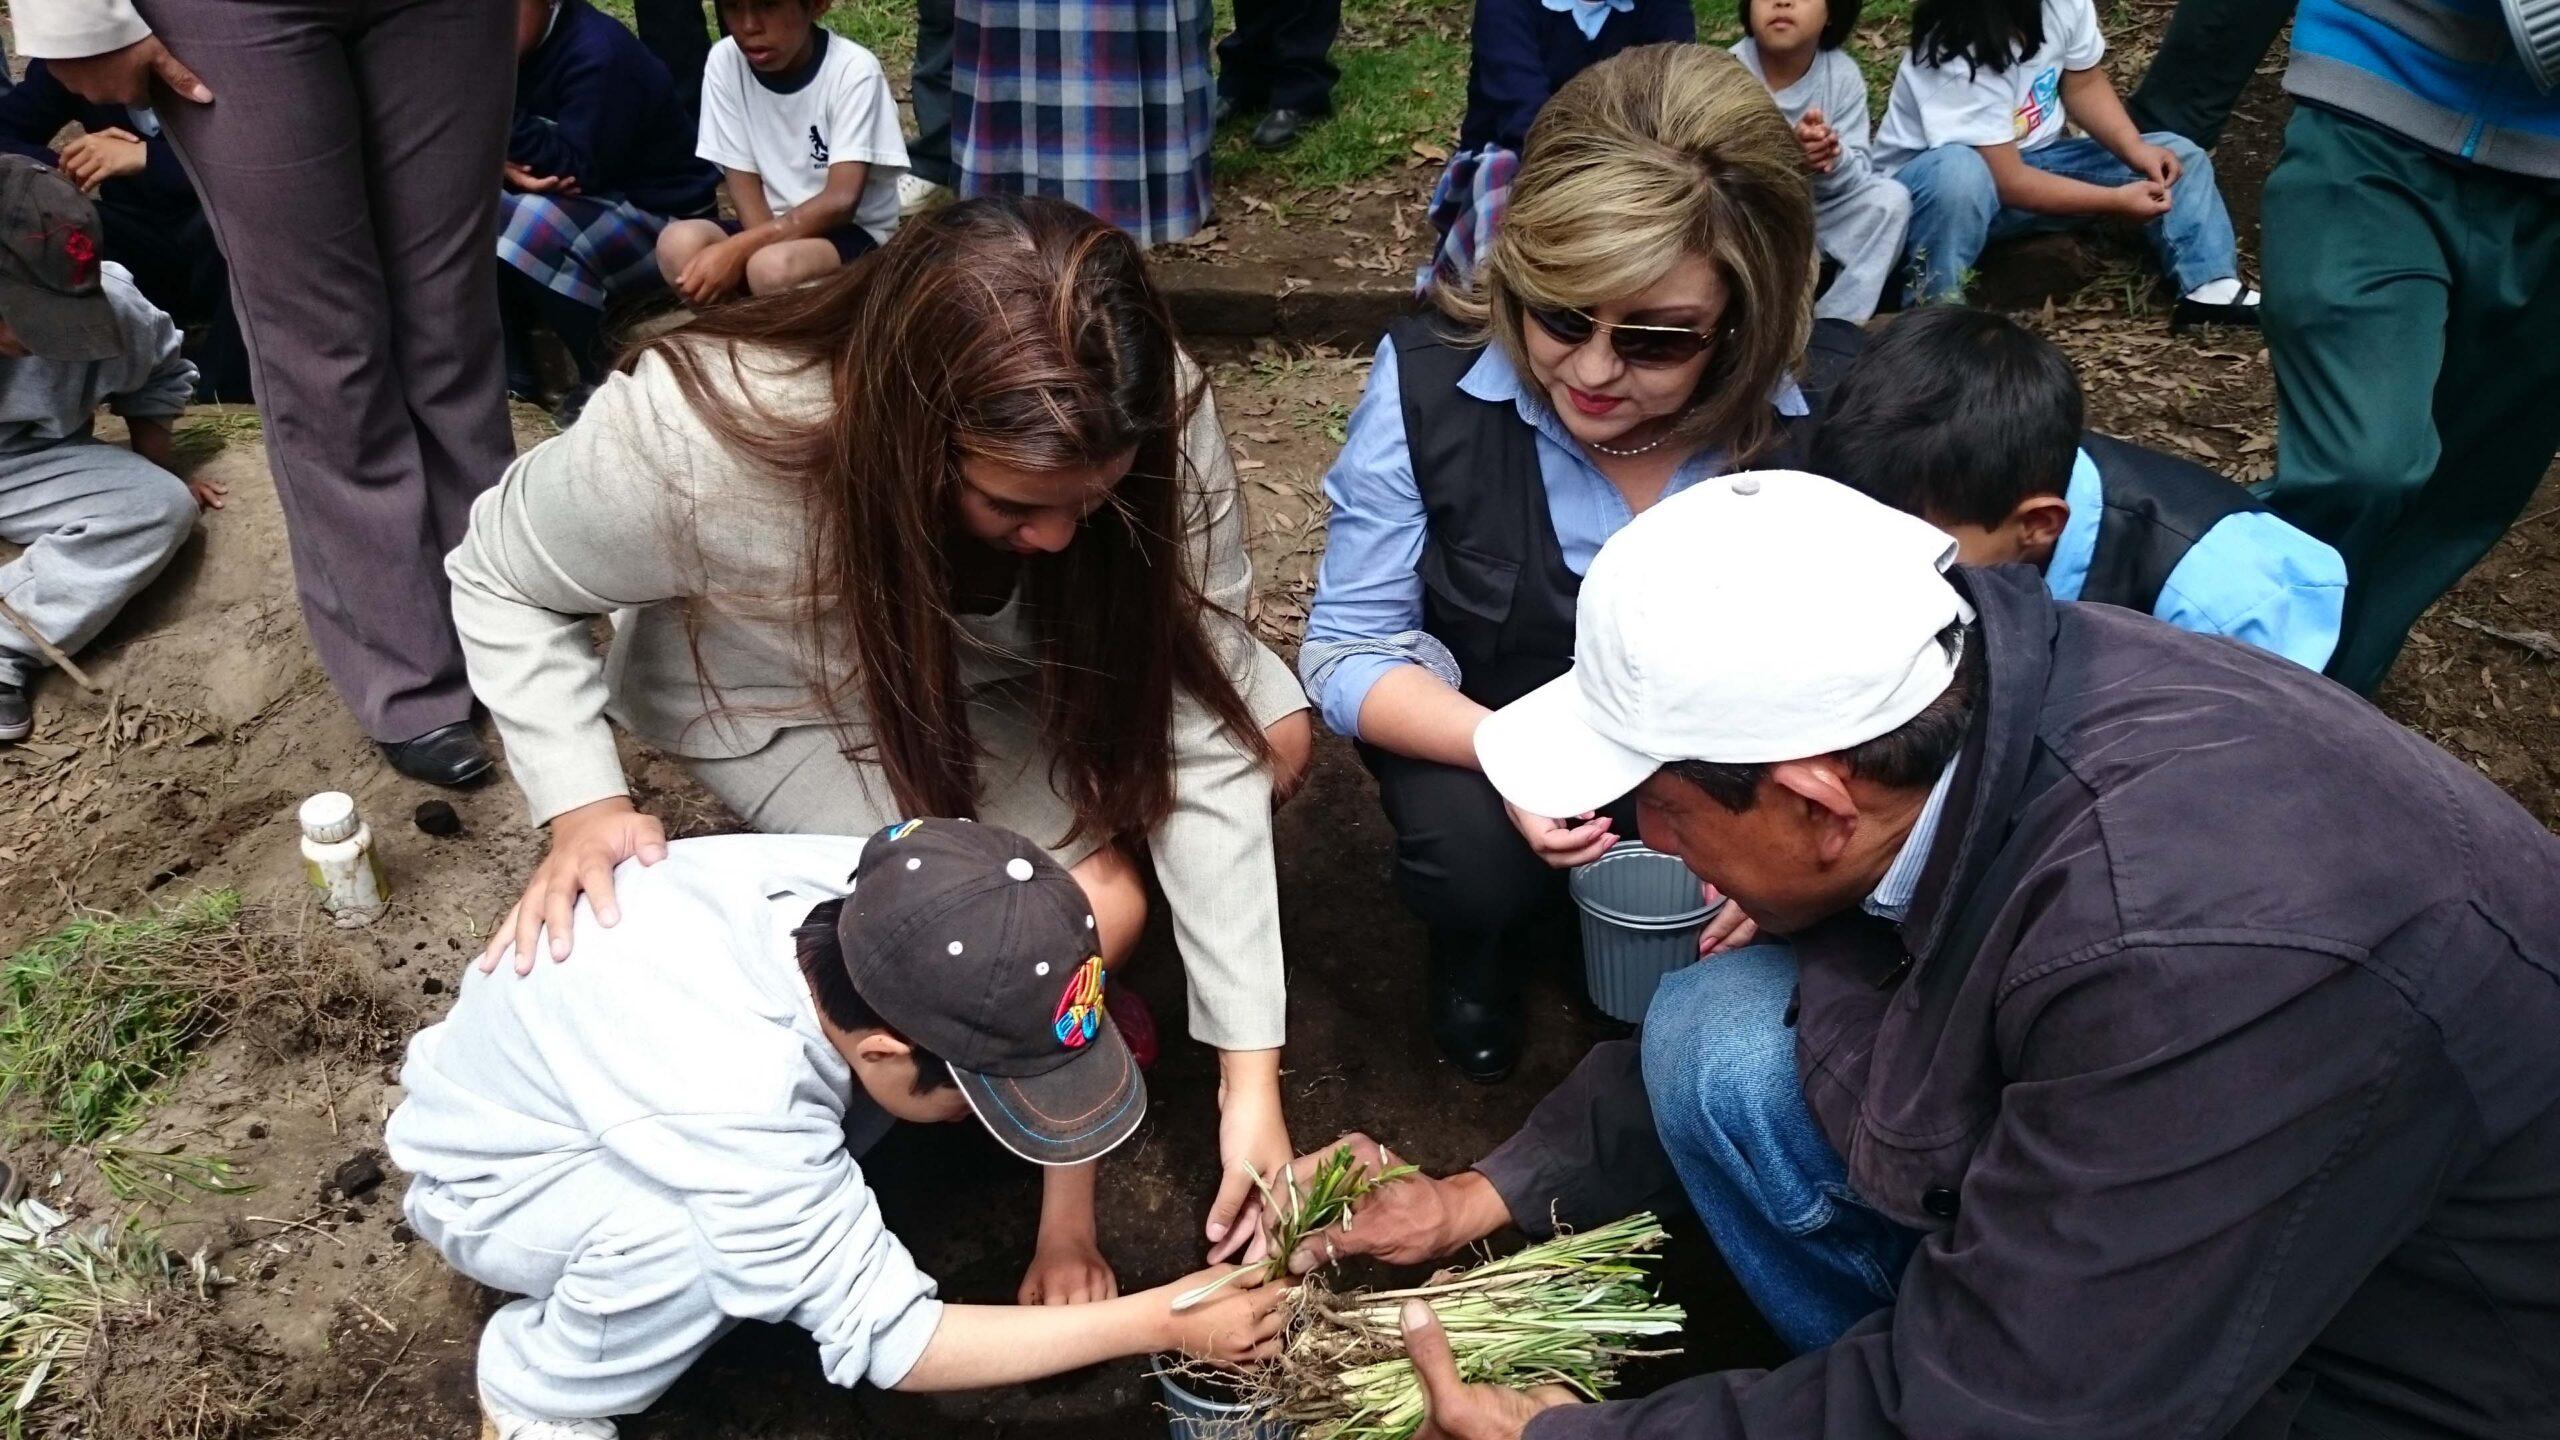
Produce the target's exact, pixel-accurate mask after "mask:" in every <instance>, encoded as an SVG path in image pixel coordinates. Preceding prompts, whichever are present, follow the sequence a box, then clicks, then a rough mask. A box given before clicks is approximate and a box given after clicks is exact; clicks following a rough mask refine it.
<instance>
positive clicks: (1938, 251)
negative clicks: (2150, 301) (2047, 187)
mask: <svg viewBox="0 0 2560 1440" xmlns="http://www.w3.org/2000/svg"><path fill="white" fill-rule="evenodd" d="M2142 138H2143V139H2145V140H2148V141H2150V142H2151V143H2152V144H2154V145H2157V146H2159V147H2161V148H2162V149H2164V150H2167V151H2168V152H2169V153H2170V154H2172V155H2175V156H2177V157H2178V164H2179V165H2180V166H2181V167H2182V173H2181V174H2180V175H2179V176H2178V183H2177V184H2175V185H2173V186H2171V187H2169V213H2168V214H2166V215H2163V216H2161V217H2160V218H2159V219H2157V220H2154V221H2152V222H2151V223H2149V224H2147V225H2145V226H2143V227H2142V233H2143V234H2145V235H2147V236H2149V237H2150V239H2151V248H2152V249H2153V250H2154V251H2155V252H2157V253H2158V254H2159V256H2160V268H2161V269H2162V270H2165V271H2167V272H2168V275H2169V279H2170V280H2171V281H2172V282H2173V283H2175V284H2176V285H2177V287H2178V293H2179V294H2181V295H2184V294H2186V293H2187V292H2188V291H2190V290H2193V289H2195V288H2196V287H2197V286H2199V285H2204V284H2207V283H2209V282H2211V281H2215V280H2228V279H2233V278H2236V277H2237V276H2238V275H2239V274H2240V242H2239V241H2238V240H2237V239H2235V238H2234V237H2233V236H2232V233H2231V212H2230V211H2228V210H2226V209H2224V208H2223V206H2222V192H2221V191H2220V190H2217V189H2215V188H2214V183H2213V159H2212V157H2211V156H2208V155H2206V154H2205V153H2204V152H2203V151H2202V150H2199V149H2197V148H2196V147H2195V146H2194V145H2192V144H2190V143H2188V142H2187V141H2186V140H2185V139H2183V138H2181V137H2179V136H2177V135H2173V134H2171V133H2169V132H2168V131H2166V130H2162V131H2158V132H2156V133H2153V134H2150V135H2145V136H2143V137H2142ZM2020 158H2022V159H2024V160H2025V161H2026V162H2027V163H2028V164H2030V165H2032V166H2034V167H2035V168H2037V169H2039V170H2042V171H2044V172H2045V173H2046V174H2048V175H2061V176H2065V177H2067V178H2069V179H2073V180H2083V181H2086V182H2088V183H2089V184H2092V185H2107V186H2114V185H2124V184H2129V183H2131V182H2133V181H2135V180H2138V179H2140V178H2142V177H2141V176H2139V175H2137V174H2135V173H2134V171H2133V168H2132V167H2131V166H2129V165H2127V164H2125V163H2124V162H2123V161H2121V160H2119V159H2117V158H2116V157H2115V156H2114V155H2112V154H2110V153H2108V151H2107V148H2106V147H2105V146H2103V145H2100V144H2099V143H2098V142H2097V141H2095V140H2086V139H2080V140H2057V141H2055V142H2054V143H2052V144H2050V145H2047V146H2045V147H2044V148H2043V149H2041V150H2029V151H2026V152H2025V153H2024V154H2023V155H2022V156H2021V157H2020ZM1893 178H1895V179H1896V180H1899V181H1901V182H1902V186H1903V188H1904V189H1906V190H1909V191H1910V192H1911V230H1910V238H1909V240H1908V241H1907V242H1906V243H1907V248H1908V250H1909V252H1910V257H1911V272H1910V273H1911V289H1912V302H1913V303H1914V304H1927V303H1931V302H1935V301H1955V300H1962V299H1963V298H1964V290H1965V282H1966V281H1968V280H1970V279H1972V278H1973V263H1974V261H1976V260H1977V259H1980V258H1981V256H1982V247H1983V246H1985V245H1987V244H1989V243H1990V242H1992V241H1994V240H1998V239H2001V238H2003V237H2005V236H2010V235H2032V234H2037V233H2039V232H2044V231H2052V230H2068V229H2072V228H2074V227H2076V226H2079V225H2083V224H2086V223H2088V222H2089V221H2090V220H2091V219H2092V218H2093V217H2090V216H2086V215H2039V214H2037V213H2035V212H2034V211H2032V210H2020V209H2017V208H2015V207H2012V206H2007V205H2003V204H2001V203H2000V191H1999V188H1998V187H1997V186H1995V185H1994V184H1992V182H1991V166H1990V165H1989V164H1988V163H1987V162H1986V161H1984V160H1983V158H1982V152H1981V151H1979V150H1976V149H1974V148H1973V147H1972V146H1970V145H1941V146H1939V147H1938V148H1937V149H1935V150H1930V151H1926V152H1924V153H1922V154H1920V155H1918V156H1916V157H1914V158H1913V159H1912V160H1911V161H1910V163H1908V164H1906V165H1904V166H1903V167H1902V168H1901V169H1900V170H1897V171H1895V172H1894V176H1893Z"/></svg>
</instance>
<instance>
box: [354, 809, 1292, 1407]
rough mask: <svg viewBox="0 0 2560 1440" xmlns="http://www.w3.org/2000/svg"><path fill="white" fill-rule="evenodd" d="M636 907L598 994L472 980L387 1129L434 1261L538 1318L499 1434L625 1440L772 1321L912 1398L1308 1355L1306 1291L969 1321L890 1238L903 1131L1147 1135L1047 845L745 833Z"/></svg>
mask: <svg viewBox="0 0 2560 1440" xmlns="http://www.w3.org/2000/svg"><path fill="white" fill-rule="evenodd" d="M848 873H850V874H851V875H852V879H851V880H850V881H848V880H846V879H845V876H846V875H847V874H848ZM615 886H616V893H617V895H618V896H619V899H620V902H621V911H622V913H621V916H620V921H619V923H618V924H616V925H614V926H613V927H611V928H609V929H608V928H604V927H601V926H598V925H596V924H595V923H594V919H593V915H592V912H591V911H589V910H588V908H587V907H586V905H585V903H584V902H583V901H582V902H581V903H580V906H579V910H578V916H577V920H576V922H575V923H576V925H577V931H578V933H577V936H576V940H577V949H578V960H577V963H576V964H572V965H542V966H537V967H535V969H534V970H533V971H532V972H531V973H530V974H527V975H522V976H519V975H516V974H515V973H514V972H513V971H512V969H510V968H505V967H502V968H501V969H499V970H498V971H497V972H495V973H492V974H481V973H479V972H478V971H477V970H471V971H468V972H466V974H465V975H464V978H463V985H462V991H461V995H460V998H459V999H458V1000H457V1001H456V1002H455V1004H454V1007H453V1011H452V1013H451V1014H449V1015H448V1016H447V1017H446V1018H445V1020H444V1021H443V1023H441V1024H439V1025H435V1026H433V1027H430V1028H429V1029H427V1030H425V1031H424V1032H422V1033H420V1034H419V1035H418V1036H417V1038H416V1039H414V1040H412V1041H411V1042H410V1046H409V1057H408V1062H407V1064H406V1065H405V1066H404V1067H403V1068H402V1071H401V1077H400V1078H401V1083H402V1084H403V1085H404V1086H405V1087H406V1089H407V1092H408V1093H407V1098H406V1099H405V1100H404V1101H403V1102H402V1103H401V1105H400V1107H399V1109H398V1110H396V1111H395V1112H393V1114H392V1116H391V1121H390V1124H389V1125H388V1127H387V1128H386V1129H385V1131H384V1139H385V1141H386V1142H387V1144H388V1147H389V1149H390V1152H391V1157H392V1159H393V1160H395V1161H396V1162H398V1163H399V1164H400V1166H401V1167H402V1168H404V1169H406V1170H408V1171H409V1172H410V1173H411V1174H412V1175H413V1176H414V1177H415V1178H414V1180H413V1182H412V1184H411V1186H410V1189H409V1195H408V1201H407V1206H406V1208H407V1213H408V1216H409V1220H410V1222H411V1224H412V1225H413V1226H414V1227H415V1228H416V1230H417V1232H418V1234H419V1235H420V1236H421V1237H423V1238H424V1239H426V1241H427V1242H428V1243H429V1244H431V1245H433V1246H435V1248H436V1249H437V1251H438V1252H439V1253H441V1254H442V1255H443V1256H444V1257H445V1259H446V1260H447V1261H448V1262H449V1263H451V1264H452V1265H453V1266H454V1268H455V1269H457V1270H460V1271H462V1272H463V1273H464V1274H466V1275H469V1276H471V1277H472V1278H473V1279H475V1280H478V1281H480V1282H481V1283H482V1284H485V1285H489V1286H491V1287H493V1288H496V1289H500V1290H506V1291H511V1292H513V1293H515V1294H518V1295H522V1296H525V1297H527V1298H524V1299H521V1300H517V1301H515V1302H513V1303H511V1304H508V1305H506V1306H503V1307H501V1308H500V1309H499V1311H498V1312H497V1314H495V1315H494V1316H492V1317H491V1318H490V1320H489V1324H488V1327H487V1329H486V1330H485V1331H484V1332H483V1333H482V1336H481V1342H480V1356H479V1381H480V1396H481V1406H482V1409H483V1411H484V1413H485V1415H486V1416H487V1422H488V1423H487V1427H486V1429H485V1431H484V1434H485V1435H486V1436H488V1437H492V1440H572V1437H575V1440H610V1437H612V1436H613V1435H614V1434H615V1433H616V1432H615V1429H614V1426H613V1424H612V1422H611V1421H610V1420H609V1419H607V1418H606V1417H608V1416H613V1415H620V1414H628V1413H631V1412H633V1411H637V1410H640V1409H643V1408H645V1407H646V1406H648V1405H649V1404H650V1403H651V1402H652V1401H654V1400H656V1399H657V1397H658V1396H659V1395H661V1394H662V1393H664V1392H665V1390H666V1389H667V1387H668V1386H669V1385H671V1384H673V1383H674V1382H675V1379H676V1377H677V1376H679V1375H681V1374H682V1373H684V1370H685V1369H686V1367H687V1366H689V1365H691V1364H692V1363H693V1361H694V1360H695V1359H696V1358H697V1357H699V1356H700V1355H701V1354H702V1352H703V1351H704V1350H705V1349H707V1348H709V1346H710V1345H711V1343H712V1342H713V1341H714V1340H716V1339H718V1338H719V1336H720V1335H721V1333H722V1332H723V1331H725V1330H727V1329H728V1327H729V1326H730V1325H732V1324H734V1323H735V1322H736V1321H738V1320H741V1319H757V1320H766V1321H785V1320H787V1321H790V1322H792V1323H795V1324H798V1325H800V1326H802V1327H804V1328H806V1329H807V1330H809V1331H810V1333H811V1334H813V1335H814V1336H816V1337H817V1341H818V1353H819V1359H820V1362H821V1364H822V1365H823V1366H824V1368H825V1371H826V1375H827V1378H828V1379H830V1380H832V1381H834V1382H835V1383H837V1384H840V1385H852V1384H854V1383H856V1382H858V1381H862V1380H869V1381H870V1382H871V1383H873V1384H875V1385H880V1386H884V1387H889V1388H894V1389H903V1390H940V1389H968V1388H977V1387H984V1386H995V1385H1007V1384H1016V1383H1020V1382H1022V1381H1026V1380H1031V1379H1036V1378H1039V1377H1041V1376H1045V1375H1051V1374H1056V1373H1059V1372H1062V1371H1066V1370H1072V1369H1076V1368H1079V1367H1081V1366H1084V1365H1088V1364H1091V1363H1093V1362H1095V1361H1098V1360H1104V1359H1109V1358H1113V1357H1116V1356H1122V1355H1133V1354H1139V1353H1143V1352H1147V1351H1153V1350H1163V1349H1175V1350H1181V1351H1184V1352H1186V1353H1190V1354H1194V1355H1200V1356H1205V1357H1208V1358H1213V1359H1220V1360H1229V1361H1234V1360H1241V1359H1246V1358H1250V1357H1252V1356H1255V1355H1258V1354H1262V1353H1266V1352H1267V1350H1268V1348H1269V1347H1270V1346H1271V1345H1272V1344H1273V1343H1274V1342H1275V1340H1276V1337H1277V1335H1278V1333H1279V1327H1280V1323H1281V1320H1282V1318H1283V1315H1282V1311H1281V1310H1280V1308H1279V1290H1278V1287H1259V1288H1256V1287H1252V1286H1249V1285H1246V1284H1241V1283H1240V1284H1239V1285H1234V1286H1229V1287H1227V1288H1226V1290H1222V1291H1221V1292H1219V1296H1218V1298H1217V1299H1215V1300H1213V1301H1212V1302H1211V1303H1209V1304H1206V1305H1203V1306H1200V1307H1197V1308H1194V1309H1192V1310H1188V1311H1185V1312H1183V1313H1181V1314H1176V1313H1174V1311H1173V1309H1172V1304H1171V1302H1172V1299H1173V1297H1174V1296H1176V1295H1179V1294H1180V1293H1182V1292H1183V1291H1184V1290H1186V1289H1189V1288H1191V1287H1192V1286H1194V1285H1196V1284H1199V1283H1201V1282H1202V1281H1204V1280H1207V1279H1211V1278H1215V1276H1216V1275H1217V1274H1222V1273H1224V1271H1223V1270H1219V1271H1215V1272H1209V1273H1204V1274H1202V1275H1195V1276H1192V1277H1189V1278H1187V1279H1185V1280H1182V1281H1178V1282H1176V1283H1175V1284H1173V1285H1168V1286H1165V1287H1163V1288H1160V1289H1156V1290H1150V1291H1144V1292H1141V1293H1138V1294H1134V1295H1126V1296H1122V1297H1120V1298H1118V1299H1115V1300H1106V1301H1100V1302H1096V1303H1092V1304H1084V1305H1066V1306H1051V1307H1012V1306H975V1305H946V1304H944V1303H943V1302H941V1301H940V1300H938V1299H936V1298H935V1295H934V1284H933V1281H932V1280H931V1279H930V1278H929V1277H927V1276H926V1275H924V1274H923V1273H922V1272H920V1271H919V1270H918V1269H917V1268H916V1265H915V1262H914V1261H913V1260H912V1259H911V1258H910V1257H909V1256H908V1254H907V1251H906V1247H905V1246H903V1245H901V1244H900V1243H899V1242H898V1238H897V1237H896V1236H895V1235H893V1234H891V1233H889V1231H888V1230H887V1229H886V1228H885V1227H884V1226H883V1225H882V1224H881V1221H880V1214H879V1209H878V1206H877V1204H876V1203H875V1202H874V1201H873V1198H872V1195H871V1191H870V1188H869V1187H868V1186H867V1185H866V1184H865V1183H864V1182H863V1178H862V1172H861V1170H860V1168H859V1167H858V1166H857V1165H856V1164H855V1157H854V1153H853V1152H852V1150H849V1149H848V1145H849V1144H850V1145H851V1146H852V1147H854V1148H855V1149H858V1148H860V1147H862V1146H866V1145H867V1144H868V1143H869V1142H870V1141H871V1140H873V1139H876V1138H877V1137H878V1136H879V1134H880V1133H882V1132H883V1131H884V1130H885V1129H886V1128H887V1126H888V1124H889V1123H890V1122H891V1121H894V1120H910V1121H925V1122H933V1121H951V1120H958V1119H960V1118H962V1117H963V1116H965V1115H968V1114H970V1113H971V1112H972V1111H973V1110H974V1112H975V1113H976V1114H977V1116H978V1118H979V1120H980V1121H981V1122H982V1123H983V1124H985V1125H986V1127H987V1128H988V1129H989V1130H990V1131H992V1132H993V1133H994V1134H995V1136H996V1138H997V1139H998V1140H1000V1141H1002V1142H1003V1143H1004V1145H1005V1146H1006V1147H1007V1148H1008V1149H1011V1150H1013V1151H1014V1152H1015V1153H1017V1154H1019V1155H1021V1156H1023V1157H1024V1158H1025V1159H1028V1160H1032V1161H1034V1162H1036V1163H1040V1164H1047V1165H1068V1164H1078V1163H1082V1162H1084V1161H1088V1160H1092V1159H1094V1158H1096V1157H1098V1156H1100V1155H1101V1154H1103V1153H1104V1152H1105V1151H1108V1150H1109V1149H1111V1148H1112V1147H1113V1146H1115V1145H1117V1144H1119V1143H1120V1142H1121V1141H1122V1140H1124V1139H1126V1138H1127V1137H1128V1136H1129V1134H1130V1133H1131V1132H1132V1131H1133V1130H1135V1129H1136V1128H1137V1125H1138V1122H1139V1120H1140V1119H1141V1118H1142V1116H1143V1115H1144V1113H1145V1110H1146V1089H1145V1085H1144V1082H1143V1081H1141V1080H1140V1078H1139V1076H1138V1071H1137V1066H1136V1064H1135V1063H1134V1062H1133V1061H1132V1060H1131V1058H1130V1056H1129V1052H1128V1049H1127V1047H1126V1046H1125V1045H1123V1044H1122V1042H1121V1040H1120V1035H1119V1031H1118V1030H1117V1029H1116V1028H1115V1027H1114V1026H1113V1025H1112V1024H1111V1022H1110V1018H1109V1016H1108V1015H1107V1014H1106V1013H1105V1010H1104V993H1103V992H1104V986H1105V982H1106V977H1105V975H1104V972H1103V970H1102V967H1101V963H1100V961H1099V959H1098V958H1096V956H1095V952H1094V940H1093V933H1094V932H1093V919H1092V914H1091V912H1090V910H1089V909H1088V908H1087V906H1086V903H1085V899H1084V892H1083V890H1082V889H1081V888H1080V887H1079V886H1078V885H1077V884H1076V882H1075V881H1074V880H1073V879H1072V878H1070V877H1069V876H1068V875H1067V873H1066V872H1065V871H1064V870H1062V869H1060V868H1059V867H1058V866H1057V864H1056V863H1055V862H1054V861H1051V860H1050V859H1049V858H1048V857H1047V856H1046V855H1045V854H1044V853H1043V852H1042V851H1041V850H1040V849H1039V847H1037V846H1035V845H1033V844H1031V843H1030V842H1029V841H1027V840H1025V839H1023V838H1022V837H1020V836H1018V835H1015V834H1013V833H1012V832H1011V831H1008V830H1004V829H1001V828H999V827H997V826H992V825H975V824H971V823H969V822H967V821H952V820H924V821H906V822H902V823H901V824H898V825H896V826H892V827H891V828H889V829H887V830H884V831H882V832H880V833H879V834H878V835H876V836H874V837H872V838H871V839H869V840H867V841H865V840H860V839H852V838H842V837H833V836H779V835H729V836H717V837H712V838H707V839H697V840H679V841H677V842H675V843H674V844H672V845H670V846H668V847H667V855H666V858H665V859H664V860H661V861H659V862H658V863H657V864H655V865H652V866H645V867H644V866H642V865H640V864H638V863H636V862H633V863H628V864H625V865H624V866H623V867H622V870H621V872H620V873H619V874H618V875H617V876H616V877H615ZM1230 1295H1232V1298H1229V1296H1230Z"/></svg>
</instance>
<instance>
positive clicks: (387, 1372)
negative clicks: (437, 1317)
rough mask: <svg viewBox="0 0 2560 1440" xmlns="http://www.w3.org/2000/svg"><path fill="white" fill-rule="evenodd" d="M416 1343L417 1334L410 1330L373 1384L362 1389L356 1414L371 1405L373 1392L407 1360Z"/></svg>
mask: <svg viewBox="0 0 2560 1440" xmlns="http://www.w3.org/2000/svg"><path fill="white" fill-rule="evenodd" d="M417 1343H418V1332H417V1331H415V1330H412V1331H410V1332H409V1338H407V1339H405V1340H403V1341H401V1342H400V1348H399V1349H397V1350H395V1351H393V1352H391V1358H390V1359H389V1360H386V1361H384V1362H383V1365H382V1373H380V1374H378V1375H376V1376H374V1377H373V1383H372V1384H370V1385H367V1386H366V1387H364V1393H363V1394H362V1395H359V1396H357V1397H356V1411H357V1413H359V1414H361V1413H363V1411H364V1407H366V1406H367V1405H370V1404H372V1403H373V1392H374V1391H376V1390H379V1389H381V1388H382V1382H383V1381H385V1380H388V1379H390V1378H391V1372H392V1371H394V1370H397V1369H399V1368H400V1362H401V1361H403V1360H406V1359H408V1358H409V1347H410V1346H412V1345H415V1344H417Z"/></svg>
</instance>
